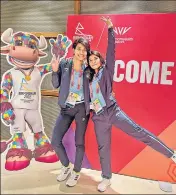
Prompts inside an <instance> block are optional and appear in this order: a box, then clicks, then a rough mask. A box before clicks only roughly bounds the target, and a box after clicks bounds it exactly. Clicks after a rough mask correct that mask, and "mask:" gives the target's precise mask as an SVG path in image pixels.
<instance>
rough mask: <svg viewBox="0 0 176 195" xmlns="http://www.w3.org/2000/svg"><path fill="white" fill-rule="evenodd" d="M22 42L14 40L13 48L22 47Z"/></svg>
mask: <svg viewBox="0 0 176 195" xmlns="http://www.w3.org/2000/svg"><path fill="white" fill-rule="evenodd" d="M22 45H23V42H22V41H21V40H16V41H15V46H22Z"/></svg>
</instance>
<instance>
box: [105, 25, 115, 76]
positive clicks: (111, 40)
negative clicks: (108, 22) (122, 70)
mask: <svg viewBox="0 0 176 195" xmlns="http://www.w3.org/2000/svg"><path fill="white" fill-rule="evenodd" d="M114 65H115V36H114V30H113V27H110V28H108V47H107V52H106V68H107V69H108V71H110V74H112V75H114Z"/></svg>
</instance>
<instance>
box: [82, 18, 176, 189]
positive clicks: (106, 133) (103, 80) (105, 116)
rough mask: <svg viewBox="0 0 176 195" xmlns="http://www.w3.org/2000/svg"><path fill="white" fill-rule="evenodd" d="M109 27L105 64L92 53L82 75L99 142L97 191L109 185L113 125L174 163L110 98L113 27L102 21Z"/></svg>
mask: <svg viewBox="0 0 176 195" xmlns="http://www.w3.org/2000/svg"><path fill="white" fill-rule="evenodd" d="M102 20H103V21H105V23H106V24H107V26H108V48H107V55H106V63H105V61H104V59H103V57H102V56H101V54H100V53H99V52H98V51H91V52H90V56H89V58H88V64H89V65H88V67H87V68H86V70H85V72H86V74H87V77H86V78H88V79H89V82H90V83H89V89H90V98H91V107H92V110H93V117H92V120H93V122H94V126H95V133H96V138H97V142H98V149H99V156H100V163H101V167H102V177H103V179H102V182H101V183H100V184H99V185H98V190H99V191H105V190H106V188H107V187H108V186H109V185H110V178H111V175H112V173H111V161H110V159H111V158H110V145H111V128H112V125H114V126H116V127H117V128H120V129H121V130H122V131H124V132H125V133H127V134H128V135H130V136H132V137H134V138H136V139H138V140H140V141H142V142H144V143H145V144H147V145H149V146H150V147H152V148H153V149H155V150H156V151H158V152H160V153H162V154H163V155H165V156H166V157H168V158H171V159H172V160H173V161H174V162H176V153H174V151H173V150H172V149H170V148H169V147H167V146H166V145H165V144H164V143H163V142H162V141H160V140H159V139H158V138H157V137H156V136H155V135H153V134H152V133H150V132H149V131H147V130H146V129H144V128H142V127H141V126H139V125H138V124H136V123H135V122H134V121H133V120H132V119H130V118H129V117H128V116H127V115H126V114H125V113H124V112H123V111H122V110H121V108H120V107H119V105H118V104H117V102H116V100H115V99H114V98H113V96H112V84H113V75H114V64H115V37H114V32H113V24H112V22H111V20H110V19H109V18H104V17H102Z"/></svg>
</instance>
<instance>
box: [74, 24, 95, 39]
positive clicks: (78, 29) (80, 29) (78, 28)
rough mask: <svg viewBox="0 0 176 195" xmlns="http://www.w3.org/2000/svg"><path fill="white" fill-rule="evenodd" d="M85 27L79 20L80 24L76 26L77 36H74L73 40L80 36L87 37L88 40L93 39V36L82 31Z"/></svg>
mask: <svg viewBox="0 0 176 195" xmlns="http://www.w3.org/2000/svg"><path fill="white" fill-rule="evenodd" d="M83 29H84V27H83V26H82V24H81V23H80V22H79V23H78V25H77V26H76V31H75V35H76V36H73V40H75V39H78V38H80V37H83V38H85V39H87V40H88V41H92V40H93V36H92V35H86V34H84V33H83V32H82V30H83Z"/></svg>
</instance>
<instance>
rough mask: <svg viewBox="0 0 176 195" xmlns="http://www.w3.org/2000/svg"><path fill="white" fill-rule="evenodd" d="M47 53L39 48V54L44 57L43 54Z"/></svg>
mask: <svg viewBox="0 0 176 195" xmlns="http://www.w3.org/2000/svg"><path fill="white" fill-rule="evenodd" d="M46 55H47V54H46V53H45V52H43V51H41V50H39V56H40V57H42V56H46Z"/></svg>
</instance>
